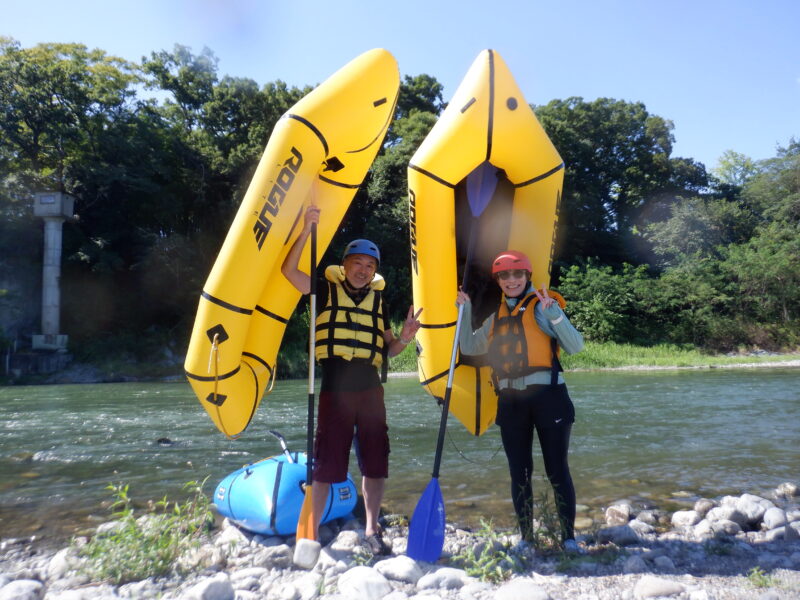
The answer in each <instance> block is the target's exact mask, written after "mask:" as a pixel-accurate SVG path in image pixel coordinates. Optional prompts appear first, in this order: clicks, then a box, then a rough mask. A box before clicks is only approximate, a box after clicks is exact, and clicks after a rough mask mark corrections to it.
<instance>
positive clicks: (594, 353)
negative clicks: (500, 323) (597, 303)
mask: <svg viewBox="0 0 800 600" xmlns="http://www.w3.org/2000/svg"><path fill="white" fill-rule="evenodd" d="M396 329H397V328H396ZM786 360H800V353H794V354H781V355H773V356H751V355H747V354H741V355H736V356H725V355H714V354H707V353H705V352H703V351H701V350H698V349H697V348H694V347H691V346H678V345H675V344H658V345H656V346H634V345H632V344H616V343H614V342H607V343H597V342H586V346H585V347H584V349H583V350H582V351H581V352H579V353H578V354H573V355H567V354H566V353H562V356H561V363H562V364H563V366H564V368H565V369H567V370H576V369H613V368H625V367H640V368H647V367H655V368H667V367H695V368H702V367H714V366H724V365H737V364H745V363H771V362H780V361H786ZM416 370H417V354H416V348H415V346H414V344H409V345H408V346H406V348H405V350H403V352H401V353H400V354H399V355H397V356H396V357H394V358H391V359H389V371H390V372H393V373H406V372H413V371H416Z"/></svg>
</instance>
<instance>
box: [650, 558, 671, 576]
mask: <svg viewBox="0 0 800 600" xmlns="http://www.w3.org/2000/svg"><path fill="white" fill-rule="evenodd" d="M653 564H654V565H655V567H656V568H657V569H658V570H660V571H667V572H670V573H671V572H672V571H674V570H675V563H674V562H672V559H671V558H670V557H669V556H657V557H656V559H655V560H654V561H653Z"/></svg>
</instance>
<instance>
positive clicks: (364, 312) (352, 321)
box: [315, 265, 389, 367]
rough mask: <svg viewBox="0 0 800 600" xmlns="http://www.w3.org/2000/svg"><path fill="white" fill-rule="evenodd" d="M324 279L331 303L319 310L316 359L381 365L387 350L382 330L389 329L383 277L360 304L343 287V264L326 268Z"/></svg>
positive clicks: (378, 276)
mask: <svg viewBox="0 0 800 600" xmlns="http://www.w3.org/2000/svg"><path fill="white" fill-rule="evenodd" d="M325 279H327V280H328V287H329V293H328V303H327V304H326V305H325V307H324V308H323V309H322V310H320V311H319V314H318V316H317V321H316V337H315V339H316V351H315V355H316V358H317V360H321V359H324V358H331V357H333V356H338V357H341V358H344V359H345V360H353V359H361V360H367V361H369V362H371V363H372V364H373V365H375V366H376V367H380V366H381V363H383V361H384V356H383V355H384V353H385V350H386V342H385V340H384V338H383V333H384V331H386V330H387V329H389V323H387V322H386V321H385V320H384V316H383V302H382V299H381V296H382V294H381V290H383V288H384V286H385V282H384V279H383V277H381V276H380V275H378V274H376V275H375V278H374V279H373V280H372V281H371V282H370V284H369V287H370V290H369V292H367V295H366V296H365V297H364V299H363V300H361V302H359V304H358V305H356V303H355V302H353V299H352V298H351V297H350V296H349V295H348V294H347V292H346V291H345V290H344V287H343V286H342V282H343V281H344V279H345V276H344V269H343V268H342V267H341V266H338V265H331V266H329V267H328V268H327V269H325Z"/></svg>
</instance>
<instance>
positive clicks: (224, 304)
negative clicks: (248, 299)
mask: <svg viewBox="0 0 800 600" xmlns="http://www.w3.org/2000/svg"><path fill="white" fill-rule="evenodd" d="M200 297H201V298H205V299H206V300H208V301H209V302H211V303H212V304H216V305H217V306H221V307H222V308H225V309H227V310H229V311H231V312H236V313H239V314H242V315H252V314H253V309H251V308H242V307H241V306H236V305H235V304H231V303H230V302H225V300H220V299H219V298H217V297H215V296H212V295H211V294H209V293H208V292H206V291H203V292H201V293H200Z"/></svg>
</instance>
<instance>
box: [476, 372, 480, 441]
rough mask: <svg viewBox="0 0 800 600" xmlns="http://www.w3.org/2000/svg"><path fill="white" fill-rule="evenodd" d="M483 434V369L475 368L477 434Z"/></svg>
mask: <svg viewBox="0 0 800 600" xmlns="http://www.w3.org/2000/svg"><path fill="white" fill-rule="evenodd" d="M480 434H481V370H480V369H475V436H476V437H477V436H479V435H480Z"/></svg>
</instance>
